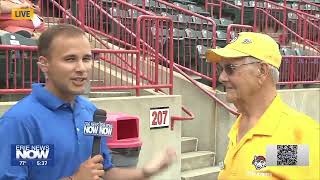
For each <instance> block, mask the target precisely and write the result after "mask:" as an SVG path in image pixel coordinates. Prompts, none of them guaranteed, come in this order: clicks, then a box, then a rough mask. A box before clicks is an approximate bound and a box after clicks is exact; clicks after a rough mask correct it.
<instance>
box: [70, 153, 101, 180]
mask: <svg viewBox="0 0 320 180" xmlns="http://www.w3.org/2000/svg"><path fill="white" fill-rule="evenodd" d="M102 162H103V157H102V155H96V156H94V157H93V158H90V159H88V160H86V161H85V162H83V163H82V164H81V165H80V168H79V170H78V171H77V172H76V173H75V174H74V175H73V179H74V180H100V177H103V176H104V170H103V164H102Z"/></svg>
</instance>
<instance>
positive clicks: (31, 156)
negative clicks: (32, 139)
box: [11, 144, 54, 166]
mask: <svg viewBox="0 0 320 180" xmlns="http://www.w3.org/2000/svg"><path fill="white" fill-rule="evenodd" d="M11 165H12V166H53V165H54V145H53V144H12V145H11Z"/></svg>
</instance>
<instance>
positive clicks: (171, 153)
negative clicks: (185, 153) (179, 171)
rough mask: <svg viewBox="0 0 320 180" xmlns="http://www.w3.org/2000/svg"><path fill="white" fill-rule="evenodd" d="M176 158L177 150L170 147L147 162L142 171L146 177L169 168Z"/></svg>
mask: <svg viewBox="0 0 320 180" xmlns="http://www.w3.org/2000/svg"><path fill="white" fill-rule="evenodd" d="M176 158H177V154H176V151H175V150H174V149H170V148H168V149H166V151H165V152H164V153H163V154H162V155H161V156H159V157H158V158H155V159H153V160H151V161H150V162H149V163H148V164H146V165H145V166H144V167H143V169H142V171H143V173H144V175H145V176H146V178H148V177H150V176H153V175H155V174H157V173H159V172H161V171H163V170H164V169H166V168H168V167H169V166H170V165H171V164H172V163H173V161H174V160H176Z"/></svg>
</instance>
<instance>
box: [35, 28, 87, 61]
mask: <svg viewBox="0 0 320 180" xmlns="http://www.w3.org/2000/svg"><path fill="white" fill-rule="evenodd" d="M60 36H66V37H77V36H85V32H84V31H83V30H82V29H80V28H78V27H76V26H74V25H71V24H59V25H55V26H51V27H49V28H48V29H47V30H46V31H44V32H43V33H42V34H41V35H40V37H39V40H38V51H39V56H45V57H49V56H50V48H51V47H50V46H51V44H52V42H53V40H54V39H56V38H58V37H60Z"/></svg>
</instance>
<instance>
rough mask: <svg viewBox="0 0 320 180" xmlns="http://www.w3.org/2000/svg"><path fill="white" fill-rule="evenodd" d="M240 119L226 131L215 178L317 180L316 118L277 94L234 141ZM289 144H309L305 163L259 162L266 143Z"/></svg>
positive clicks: (317, 127)
mask: <svg viewBox="0 0 320 180" xmlns="http://www.w3.org/2000/svg"><path fill="white" fill-rule="evenodd" d="M257 103H258V102H257ZM240 119H241V115H240V116H239V118H238V119H237V120H236V122H235V123H234V125H233V126H232V128H231V130H230V132H229V134H228V136H229V145H228V150H227V154H226V157H225V160H224V169H223V170H221V172H220V173H219V176H218V179H219V180H233V179H234V180H260V179H268V180H273V179H288V180H289V179H290V180H291V179H294V180H320V177H319V176H320V175H319V173H320V172H319V171H320V167H319V161H320V159H319V146H320V145H319V136H320V135H319V123H318V122H316V121H315V120H313V119H311V118H310V117H308V116H306V115H304V114H302V113H299V112H297V111H295V110H293V109H292V108H290V107H289V106H288V105H286V104H285V103H283V102H282V100H281V99H280V97H279V95H277V96H276V97H275V99H274V100H273V102H272V103H271V105H270V106H269V107H268V109H267V110H266V111H265V112H264V114H263V115H262V116H261V118H260V119H259V121H258V122H257V124H256V125H255V127H253V128H252V129H250V130H249V131H248V132H247V133H246V134H245V135H244V136H243V138H242V139H241V140H240V141H239V143H237V134H238V127H239V121H240ZM290 144H291V145H292V144H297V145H302V144H304V145H309V165H308V166H268V165H266V164H265V165H266V166H261V164H263V163H266V161H268V159H266V152H267V151H266V148H267V145H290ZM305 152H306V151H305ZM274 153H276V152H274ZM268 154H270V151H268ZM255 157H256V158H255ZM258 157H259V158H258ZM269 157H270V156H269ZM275 158H276V157H275ZM254 159H256V160H255V161H254ZM258 160H260V161H258ZM257 162H260V164H258V163H257ZM259 168H261V169H259Z"/></svg>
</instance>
